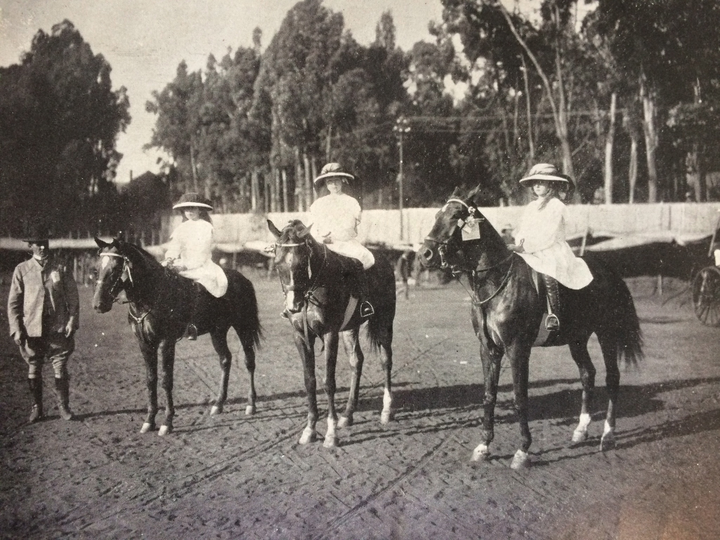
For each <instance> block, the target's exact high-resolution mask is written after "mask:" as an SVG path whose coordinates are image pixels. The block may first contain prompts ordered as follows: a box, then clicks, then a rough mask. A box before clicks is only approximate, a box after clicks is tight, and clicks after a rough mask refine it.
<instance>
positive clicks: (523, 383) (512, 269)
mask: <svg viewBox="0 0 720 540" xmlns="http://www.w3.org/2000/svg"><path fill="white" fill-rule="evenodd" d="M471 216H472V219H469V218H470V217H471ZM468 221H469V222H470V223H473V224H475V225H477V224H479V225H477V226H478V227H479V235H478V234H477V232H475V231H474V232H473V234H468V233H467V232H466V233H465V235H463V228H465V227H468ZM475 225H474V226H475ZM463 236H465V237H466V238H465V239H464V238H463ZM467 238H471V239H467ZM418 256H419V257H420V258H421V261H422V262H423V263H424V264H425V265H426V266H428V267H435V268H450V269H452V270H453V273H454V274H456V275H461V274H465V275H467V276H468V278H469V280H470V283H471V285H472V300H473V302H472V304H473V305H472V314H471V318H472V323H473V328H474V329H475V334H476V335H477V337H478V339H479V340H480V358H481V361H482V365H483V374H484V378H485V397H484V401H483V405H484V416H483V430H482V443H481V444H480V445H478V446H477V447H476V448H475V450H474V452H473V460H475V461H477V460H484V459H487V458H488V456H489V446H490V443H491V442H492V440H493V438H494V421H495V420H494V415H495V403H496V400H497V390H498V379H499V377H500V364H501V360H502V358H503V356H505V357H506V358H507V360H508V361H509V362H510V367H511V369H512V378H513V390H514V397H515V401H514V405H515V410H516V412H517V415H518V418H519V422H520V433H521V438H522V444H521V447H520V448H519V449H518V451H517V452H516V454H515V457H514V459H513V461H512V464H511V467H512V468H520V467H524V466H528V465H529V464H530V459H529V456H528V449H529V448H530V444H531V442H532V438H531V436H530V429H529V427H528V377H529V359H530V350H531V348H532V347H533V345H534V344H535V342H536V338H537V337H538V333H539V329H540V327H541V321H542V318H543V312H544V310H545V306H546V301H545V298H544V294H543V293H542V292H539V291H538V288H537V287H536V285H535V283H536V282H537V281H536V280H535V279H534V276H533V270H532V269H531V268H530V267H529V266H528V265H527V264H526V263H525V261H524V259H522V257H520V256H519V255H517V254H514V253H513V252H512V251H510V250H509V249H508V247H507V246H506V244H505V242H504V241H503V239H502V238H501V236H500V235H499V234H498V232H497V231H496V230H495V229H494V228H493V226H492V225H491V224H490V222H489V221H487V220H486V219H485V217H484V216H483V215H482V213H481V212H480V211H479V210H478V207H477V202H476V194H475V193H474V192H471V193H469V194H468V195H466V196H462V194H461V193H460V192H459V191H458V190H456V191H455V193H453V195H452V196H451V198H450V199H449V200H448V201H447V203H446V204H445V206H443V207H442V209H441V210H440V211H439V212H438V213H437V216H436V217H435V224H434V226H433V228H432V230H431V231H430V234H429V235H428V236H427V238H426V239H425V242H424V243H423V246H422V247H421V248H420V250H419V253H418ZM586 262H587V264H588V266H589V267H590V271H591V272H592V275H593V281H592V282H591V283H590V285H588V286H587V287H585V288H584V289H581V290H571V289H567V288H565V287H562V286H561V287H560V288H561V293H560V294H561V299H562V307H561V310H560V314H559V315H560V320H561V332H560V334H559V335H558V336H556V337H555V339H553V340H552V341H551V342H549V343H545V345H568V346H569V348H570V353H571V355H572V358H573V360H574V361H575V363H576V364H577V366H578V369H579V371H580V380H581V382H582V386H583V392H582V407H581V410H580V420H579V424H578V426H577V428H576V429H575V431H574V433H573V437H572V440H573V441H574V442H581V441H584V440H586V439H587V436H588V425H589V424H590V408H591V407H590V406H591V399H592V393H593V389H594V386H595V373H596V370H595V367H594V366H593V363H592V360H591V359H590V355H589V354H588V350H587V343H588V340H589V339H590V336H591V335H592V334H593V333H594V334H595V335H596V336H597V338H598V341H599V343H600V348H601V350H602V354H603V359H604V361H605V370H606V379H605V382H606V386H607V393H608V397H609V403H608V408H607V414H606V417H605V429H604V433H603V435H602V438H601V441H600V447H601V449H602V450H605V449H607V448H609V447H611V446H613V445H614V443H615V433H614V432H615V417H616V406H617V398H618V389H619V386H620V370H619V368H618V360H619V359H620V358H622V357H624V358H625V360H626V362H629V363H631V364H633V363H636V362H637V361H638V360H639V359H641V358H642V335H641V331H640V324H639V321H638V317H637V314H636V312H635V305H634V303H633V300H632V296H631V295H630V291H629V290H628V288H627V286H626V285H625V282H624V281H623V280H622V279H621V278H620V277H619V276H618V275H617V274H616V273H615V272H613V271H612V270H611V269H610V268H608V267H607V266H605V265H604V264H602V263H601V262H600V261H599V260H597V259H592V258H586ZM540 281H542V280H540Z"/></svg>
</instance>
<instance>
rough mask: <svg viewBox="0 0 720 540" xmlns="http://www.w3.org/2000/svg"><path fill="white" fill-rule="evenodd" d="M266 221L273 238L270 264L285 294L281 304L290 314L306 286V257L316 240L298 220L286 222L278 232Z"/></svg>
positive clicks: (308, 273) (301, 299)
mask: <svg viewBox="0 0 720 540" xmlns="http://www.w3.org/2000/svg"><path fill="white" fill-rule="evenodd" d="M267 223H268V229H269V230H270V232H271V233H272V234H273V236H275V238H276V240H277V241H276V242H275V244H274V250H275V258H274V263H275V268H277V270H278V275H279V276H280V284H281V285H282V289H283V292H284V293H285V307H286V308H287V310H288V311H290V312H291V313H297V312H298V311H300V309H301V308H302V305H303V302H304V300H305V293H306V292H307V291H308V289H309V288H310V283H311V273H312V270H311V268H310V256H311V253H312V251H313V247H314V246H315V244H316V242H315V240H314V239H313V237H312V235H311V234H310V227H306V226H305V225H304V224H303V223H302V221H300V220H298V219H295V220H292V221H290V222H289V223H288V224H287V225H286V226H285V227H284V228H283V230H282V231H281V230H279V229H278V228H277V227H276V226H275V224H274V223H273V222H272V221H270V220H267Z"/></svg>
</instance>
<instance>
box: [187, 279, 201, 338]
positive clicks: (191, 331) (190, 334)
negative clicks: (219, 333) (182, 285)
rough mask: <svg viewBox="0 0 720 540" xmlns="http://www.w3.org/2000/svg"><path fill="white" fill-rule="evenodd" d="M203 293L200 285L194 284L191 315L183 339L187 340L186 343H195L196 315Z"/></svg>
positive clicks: (196, 330) (196, 333) (196, 336)
mask: <svg viewBox="0 0 720 540" xmlns="http://www.w3.org/2000/svg"><path fill="white" fill-rule="evenodd" d="M203 292H204V291H203V287H202V285H200V284H198V283H195V297H194V298H193V306H192V313H191V314H190V323H188V325H187V329H186V330H185V337H186V338H188V341H196V340H197V338H198V329H197V326H196V321H197V318H198V314H199V313H200V306H201V304H202V296H203Z"/></svg>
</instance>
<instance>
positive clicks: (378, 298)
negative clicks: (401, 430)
mask: <svg viewBox="0 0 720 540" xmlns="http://www.w3.org/2000/svg"><path fill="white" fill-rule="evenodd" d="M268 228H269V229H270V232H272V233H273V235H275V237H276V238H277V243H276V244H275V259H274V262H275V267H276V268H277V270H278V273H279V275H280V283H281V284H282V287H283V291H284V292H285V295H286V296H285V303H286V307H287V309H288V312H289V313H290V315H289V319H290V322H291V324H292V327H293V330H294V333H293V336H294V338H295V345H296V347H297V349H298V351H299V353H300V357H301V359H302V362H303V369H304V372H305V389H306V390H307V399H308V419H307V426H306V427H305V429H304V431H303V433H302V436H301V437H300V444H306V443H308V442H312V441H315V440H316V439H317V432H316V429H315V426H316V424H317V420H318V408H317V396H316V390H317V382H316V379H315V347H314V345H315V338H316V337H319V338H320V339H321V340H322V341H323V346H324V350H325V363H326V377H325V393H326V394H327V397H328V429H327V432H326V434H325V441H324V446H325V447H327V448H331V447H334V446H336V445H337V444H338V437H337V433H336V427H344V426H349V425H352V423H353V413H354V411H355V410H356V409H357V404H358V397H359V393H360V376H361V374H362V367H363V361H364V355H363V352H362V350H361V349H360V341H359V339H358V338H359V334H360V326H361V325H362V324H363V323H364V322H365V320H363V319H361V318H360V315H359V310H358V306H357V298H353V297H352V290H351V287H349V284H348V282H347V279H346V278H347V275H348V270H349V268H351V263H352V261H351V260H350V259H349V258H348V257H344V256H342V255H338V254H337V253H334V252H333V251H331V250H329V249H328V248H327V246H326V245H325V244H321V243H319V242H316V241H315V240H314V239H313V237H312V235H311V234H310V229H309V228H307V227H305V225H303V224H302V222H301V221H299V220H294V221H291V222H290V223H289V224H288V225H287V226H286V227H285V228H284V229H283V230H282V231H280V230H278V228H277V227H276V226H275V225H274V224H273V222H272V221H270V220H268ZM367 279H368V285H369V287H368V288H369V291H370V298H369V300H370V302H371V303H372V305H373V307H374V308H375V314H374V315H373V316H371V317H370V318H369V319H368V321H367V329H368V337H369V339H370V343H371V344H372V346H373V347H374V348H375V349H379V351H380V359H381V362H382V367H383V370H384V371H385V391H384V396H383V409H382V413H381V415H380V422H381V423H383V424H386V423H388V422H389V421H390V419H391V416H392V386H391V382H390V374H391V371H392V337H393V320H394V319H395V277H394V274H393V269H392V267H391V266H390V263H389V262H387V260H385V259H384V258H383V257H377V258H376V262H375V264H374V265H373V266H372V267H371V268H370V269H369V270H367ZM340 334H342V337H343V343H344V345H345V352H346V353H347V355H348V356H349V358H350V365H351V366H352V367H353V373H352V379H351V381H350V396H349V398H348V402H347V407H346V409H345V413H344V414H343V415H342V417H341V418H340V421H339V422H338V417H337V413H336V411H335V365H336V362H337V352H338V336H339V335H340Z"/></svg>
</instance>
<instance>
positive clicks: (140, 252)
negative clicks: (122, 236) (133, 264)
mask: <svg viewBox="0 0 720 540" xmlns="http://www.w3.org/2000/svg"><path fill="white" fill-rule="evenodd" d="M118 247H120V249H122V250H124V251H126V250H129V251H131V252H132V253H134V254H135V255H136V256H138V257H139V258H140V259H141V260H142V262H143V263H144V264H145V266H146V267H147V269H148V270H150V271H157V270H161V269H162V265H161V264H160V263H159V262H158V261H157V259H155V257H153V256H152V255H151V254H150V253H148V252H147V251H145V250H144V249H143V248H141V247H140V246H138V245H137V244H132V243H130V242H125V241H120V242H118ZM128 257H130V255H128Z"/></svg>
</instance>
